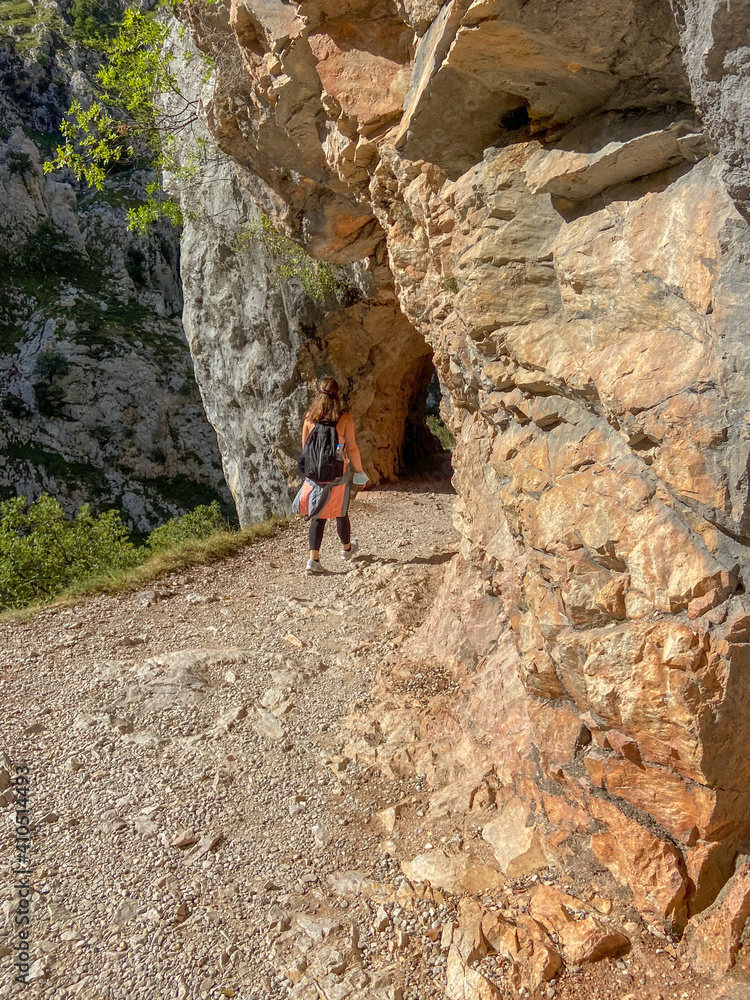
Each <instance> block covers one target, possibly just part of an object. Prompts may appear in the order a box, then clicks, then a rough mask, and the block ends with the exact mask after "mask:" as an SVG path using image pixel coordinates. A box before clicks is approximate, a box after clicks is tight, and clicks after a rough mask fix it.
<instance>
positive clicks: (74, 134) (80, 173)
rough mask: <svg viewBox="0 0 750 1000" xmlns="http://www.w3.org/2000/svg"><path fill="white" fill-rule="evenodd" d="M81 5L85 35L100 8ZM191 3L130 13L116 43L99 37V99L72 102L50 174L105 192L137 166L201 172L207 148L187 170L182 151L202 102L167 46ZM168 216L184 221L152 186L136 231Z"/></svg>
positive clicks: (134, 217)
mask: <svg viewBox="0 0 750 1000" xmlns="http://www.w3.org/2000/svg"><path fill="white" fill-rule="evenodd" d="M76 2H77V5H80V18H79V22H78V23H79V25H80V27H79V30H80V32H81V33H85V32H86V31H88V25H89V19H90V17H93V16H94V15H89V14H87V13H86V11H87V10H88V7H87V6H86V5H87V4H88V5H92V6H95V5H94V4H93V0H76ZM186 2H188V0H174V2H169V0H162V2H161V3H159V4H158V5H157V7H156V9H155V10H154V11H152V12H143V11H141V10H139V9H137V8H135V7H130V8H128V9H127V10H126V11H125V13H124V15H123V18H122V20H121V21H120V22H119V24H117V25H116V26H115V30H114V31H113V32H112V33H111V37H106V35H107V34H108V33H109V32H108V31H107V32H105V33H104V34H101V33H100V34H99V36H97V37H98V39H99V41H98V42H97V45H98V46H99V45H100V47H101V52H102V65H101V68H100V69H99V71H98V73H97V84H96V92H95V95H94V96H95V99H94V100H93V101H92V103H91V104H90V105H89V106H88V107H84V106H83V105H82V103H81V102H80V101H78V100H75V101H73V103H72V104H71V107H70V110H69V111H68V113H67V115H66V116H65V118H64V119H63V122H62V124H61V126H60V132H61V134H62V138H63V142H62V144H60V145H59V146H58V147H57V149H56V150H55V156H54V158H53V159H51V160H48V161H47V162H46V163H45V164H44V170H45V172H46V173H49V172H51V171H52V170H58V169H64V168H67V169H69V170H72V171H73V173H74V174H75V176H76V178H77V179H78V180H82V181H84V182H85V183H86V184H87V185H88V186H89V187H93V188H95V189H96V190H99V191H101V190H102V188H103V187H104V181H105V179H106V176H107V173H108V172H109V171H110V170H112V169H113V168H115V167H118V168H122V167H125V166H129V165H132V164H133V163H135V162H136V161H140V162H142V163H144V164H149V165H151V166H153V167H154V168H155V169H156V170H157V171H161V170H162V169H168V170H170V171H172V172H173V173H175V174H177V176H178V177H180V176H181V175H182V176H190V175H192V173H194V171H195V169H196V161H197V160H200V159H201V158H202V156H203V155H204V154H205V143H203V142H201V141H200V140H196V141H195V142H194V143H193V146H194V150H193V153H192V154H191V155H190V156H189V157H188V162H187V163H185V164H180V163H178V161H177V158H176V156H175V148H176V138H177V136H178V135H180V134H181V133H184V132H185V131H187V130H190V129H191V127H192V126H193V125H194V124H195V123H196V122H197V120H198V115H197V102H196V101H194V100H192V99H190V98H188V97H187V96H186V95H185V94H184V93H183V92H182V91H181V89H180V86H179V82H178V78H177V74H176V72H175V70H174V61H175V58H176V56H175V54H174V53H173V52H170V51H169V50H168V46H167V42H168V38H169V34H170V28H169V24H168V23H167V15H168V13H169V12H170V11H171V12H174V10H175V9H176V8H177V7H178V6H180V4H181V3H186ZM193 2H196V0H193ZM198 2H203V3H207V2H212V0H198ZM185 58H188V57H187V56H186V57H185ZM207 62H210V61H207ZM161 215H166V216H167V217H168V218H169V219H170V220H171V221H172V222H173V223H175V224H179V223H180V222H181V217H180V213H179V209H178V207H177V205H176V204H175V203H174V202H173V201H170V200H169V199H168V198H166V197H165V196H164V194H163V191H162V189H161V186H160V184H159V183H155V184H152V185H149V188H148V190H147V198H146V202H145V204H144V205H142V206H139V207H138V208H131V209H130V210H129V212H128V225H129V227H130V228H131V229H135V230H137V231H144V230H145V229H146V228H147V227H148V226H149V225H150V224H151V223H152V222H153V221H155V220H156V219H158V218H159V217H160V216H161Z"/></svg>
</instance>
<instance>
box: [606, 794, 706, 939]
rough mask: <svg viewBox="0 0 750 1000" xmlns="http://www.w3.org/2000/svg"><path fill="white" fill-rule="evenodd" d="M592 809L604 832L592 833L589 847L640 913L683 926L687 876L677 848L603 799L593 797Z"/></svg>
mask: <svg viewBox="0 0 750 1000" xmlns="http://www.w3.org/2000/svg"><path fill="white" fill-rule="evenodd" d="M591 812H592V813H593V815H594V816H595V817H596V818H597V819H598V820H599V821H600V822H601V823H603V824H604V825H605V827H606V832H604V833H595V834H594V835H593V836H592V838H591V848H592V850H593V852H594V854H595V855H596V856H597V858H598V859H599V860H600V861H601V862H602V864H604V865H606V866H607V868H609V870H610V871H611V872H612V874H613V875H614V876H615V877H616V878H617V879H618V880H619V881H620V882H621V883H623V884H624V885H627V886H628V887H629V888H630V891H631V892H632V893H633V898H634V900H635V903H636V906H637V907H638V909H639V910H640V911H641V913H643V914H644V915H647V916H649V917H650V918H652V919H657V920H658V921H660V922H662V923H663V924H665V925H667V926H673V927H676V928H678V929H679V928H682V927H684V926H685V923H686V922H687V907H686V894H687V879H686V876H685V872H684V866H683V861H682V858H681V856H680V853H679V851H677V850H676V849H675V848H674V847H673V846H672V845H671V844H668V843H667V842H666V841H664V840H660V839H659V838H658V837H657V836H655V835H654V834H653V833H651V832H650V831H649V830H647V829H646V828H645V827H643V826H641V825H640V824H639V823H636V822H635V821H634V820H632V819H628V817H627V816H625V815H624V814H623V813H622V812H620V810H619V809H618V808H617V806H615V805H613V804H612V803H610V802H607V801H605V800H604V799H601V798H592V800H591Z"/></svg>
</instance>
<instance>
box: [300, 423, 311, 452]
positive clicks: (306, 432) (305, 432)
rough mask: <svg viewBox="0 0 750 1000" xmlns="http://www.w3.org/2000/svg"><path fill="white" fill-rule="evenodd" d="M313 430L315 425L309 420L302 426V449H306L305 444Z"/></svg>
mask: <svg viewBox="0 0 750 1000" xmlns="http://www.w3.org/2000/svg"><path fill="white" fill-rule="evenodd" d="M312 429H313V425H312V424H311V423H310V421H309V420H306V421H305V422H304V423H303V425H302V447H303V448H304V447H305V442H306V441H307V439H308V437H309V436H310V431H311V430H312Z"/></svg>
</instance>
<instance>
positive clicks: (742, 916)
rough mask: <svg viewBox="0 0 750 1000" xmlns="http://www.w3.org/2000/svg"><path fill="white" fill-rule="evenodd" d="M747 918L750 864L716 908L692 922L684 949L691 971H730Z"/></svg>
mask: <svg viewBox="0 0 750 1000" xmlns="http://www.w3.org/2000/svg"><path fill="white" fill-rule="evenodd" d="M748 917H750V864H744V865H743V866H742V867H741V868H739V869H738V870H737V872H736V873H735V874H734V875H733V876H732V878H731V879H730V880H729V882H727V884H726V886H725V887H724V889H723V890H722V891H721V893H720V894H719V896H718V898H717V899H716V901H715V902H714V903H713V905H712V906H710V907H709V908H708V909H707V910H705V911H704V912H703V913H701V914H700V915H699V916H697V917H695V918H694V919H693V920H691V921H690V924H689V925H688V929H687V934H686V937H685V946H684V947H685V957H686V958H687V960H688V962H689V963H690V965H691V966H692V968H693V969H694V970H695V971H696V972H697V973H699V974H700V975H706V976H717V975H723V973H725V972H728V971H729V970H730V969H731V968H732V966H733V965H734V962H735V958H736V956H737V951H738V949H739V947H740V938H741V936H742V932H743V930H744V927H745V923H746V921H747V918H748Z"/></svg>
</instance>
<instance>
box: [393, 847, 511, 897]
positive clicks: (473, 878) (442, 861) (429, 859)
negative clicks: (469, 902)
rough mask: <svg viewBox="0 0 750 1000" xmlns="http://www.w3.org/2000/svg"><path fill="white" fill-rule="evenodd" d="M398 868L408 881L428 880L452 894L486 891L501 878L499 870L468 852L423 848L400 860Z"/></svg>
mask: <svg viewBox="0 0 750 1000" xmlns="http://www.w3.org/2000/svg"><path fill="white" fill-rule="evenodd" d="M401 867H402V868H403V871H404V875H406V877H407V878H408V879H409V880H410V881H412V882H429V883H430V885H434V886H437V887H438V888H440V889H446V890H447V891H448V892H454V893H463V892H471V893H481V892H488V891H489V890H491V889H496V888H497V887H498V886H499V885H502V884H503V881H504V879H503V877H502V875H500V873H499V872H497V871H495V869H494V868H490V867H489V865H486V864H484V862H483V861H480V860H479V858H477V857H475V856H474V855H473V854H470V853H468V852H462V853H461V854H454V855H447V854H446V853H445V852H444V851H438V850H434V851H425V852H424V854H419V855H417V857H415V858H412V860H411V861H404V862H403V863H402V865H401Z"/></svg>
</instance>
